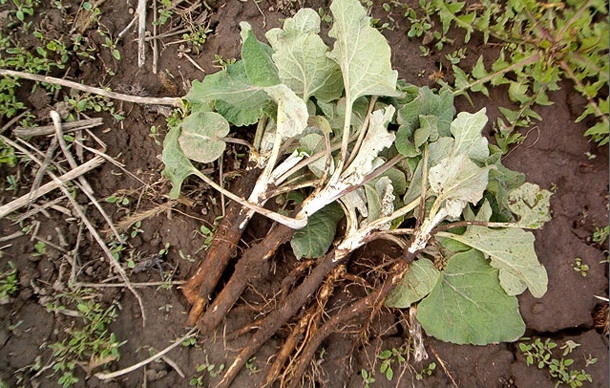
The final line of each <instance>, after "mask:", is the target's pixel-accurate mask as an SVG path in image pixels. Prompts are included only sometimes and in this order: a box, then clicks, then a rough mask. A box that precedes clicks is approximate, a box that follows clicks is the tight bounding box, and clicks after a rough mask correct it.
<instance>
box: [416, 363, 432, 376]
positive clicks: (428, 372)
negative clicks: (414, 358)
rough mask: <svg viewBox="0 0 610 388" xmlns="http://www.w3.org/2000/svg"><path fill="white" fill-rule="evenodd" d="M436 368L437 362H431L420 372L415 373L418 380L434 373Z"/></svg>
mask: <svg viewBox="0 0 610 388" xmlns="http://www.w3.org/2000/svg"><path fill="white" fill-rule="evenodd" d="M435 370H436V363H435V362H431V363H429V364H428V366H426V367H424V368H423V369H422V370H421V371H420V372H416V373H415V378H416V379H417V380H423V379H424V378H425V377H426V376H432V373H434V371H435Z"/></svg>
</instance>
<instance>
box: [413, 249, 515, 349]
mask: <svg viewBox="0 0 610 388" xmlns="http://www.w3.org/2000/svg"><path fill="white" fill-rule="evenodd" d="M417 320H418V321H419V322H420V323H421V325H422V327H423V328H424V330H425V331H426V333H427V334H428V335H432V336H434V337H436V338H438V339H440V340H442V341H448V342H453V343H456V344H460V345H462V344H472V345H487V344H491V343H498V342H512V341H516V340H518V339H519V338H520V337H521V336H522V335H523V333H524V332H525V323H524V322H523V319H522V318H521V315H520V314H519V305H518V301H517V298H516V297H515V296H509V295H507V294H506V293H505V292H504V290H503V289H502V287H501V286H500V283H499V282H498V270H497V269H495V268H492V267H490V266H489V264H488V263H487V262H486V260H485V258H484V257H483V255H482V254H481V253H480V252H477V251H474V250H470V251H467V252H463V253H458V254H456V255H454V256H453V257H452V258H451V259H449V262H448V263H447V267H446V268H445V271H444V272H443V273H442V274H441V276H440V278H439V281H438V283H437V284H436V286H435V287H434V289H433V290H432V292H431V293H430V295H428V296H427V297H426V298H424V300H422V301H421V302H420V303H419V305H418V308H417Z"/></svg>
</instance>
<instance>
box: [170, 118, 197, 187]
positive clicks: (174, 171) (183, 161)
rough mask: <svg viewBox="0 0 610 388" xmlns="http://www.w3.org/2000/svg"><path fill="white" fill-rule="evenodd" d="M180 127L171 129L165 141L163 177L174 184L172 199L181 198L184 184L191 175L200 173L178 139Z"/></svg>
mask: <svg viewBox="0 0 610 388" xmlns="http://www.w3.org/2000/svg"><path fill="white" fill-rule="evenodd" d="M179 136H180V127H178V126H176V127H171V129H170V130H169V132H168V133H167V135H165V139H164V140H163V154H162V159H163V164H164V165H165V168H164V169H163V175H164V176H165V177H167V179H169V180H170V181H171V182H172V185H173V186H172V190H171V191H170V193H169V197H170V199H176V198H178V196H180V189H181V187H182V182H183V181H184V180H185V179H186V178H187V177H188V176H190V175H193V174H198V173H199V171H198V170H197V169H196V168H195V167H194V166H193V165H192V164H191V161H190V160H189V159H188V158H187V157H186V156H185V155H184V152H182V149H181V148H180V145H179V144H178V137H179Z"/></svg>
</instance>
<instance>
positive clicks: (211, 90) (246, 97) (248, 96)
mask: <svg viewBox="0 0 610 388" xmlns="http://www.w3.org/2000/svg"><path fill="white" fill-rule="evenodd" d="M184 98H185V99H186V100H187V101H189V102H190V103H191V104H192V105H193V109H194V110H195V109H202V108H203V109H204V110H206V109H205V108H206V107H208V108H207V110H210V108H209V107H215V108H216V110H217V111H218V113H220V114H221V115H223V116H224V117H225V118H226V119H227V120H228V121H229V122H230V123H232V124H234V125H236V126H244V125H251V124H255V123H256V122H257V121H258V120H259V119H260V118H262V117H263V116H264V115H265V113H266V112H269V111H272V110H273V108H274V104H273V102H272V101H271V99H270V98H269V96H268V95H267V93H265V92H264V91H263V90H261V88H260V87H257V86H254V85H253V84H252V83H251V82H250V81H249V80H248V77H247V76H246V70H245V65H244V62H243V61H239V62H236V63H234V64H231V65H228V66H227V67H226V69H225V70H223V71H220V72H218V73H214V74H210V75H208V76H207V77H205V79H204V80H203V81H202V82H200V81H193V85H192V87H191V90H190V91H189V93H188V94H187V95H186V96H185V97H184Z"/></svg>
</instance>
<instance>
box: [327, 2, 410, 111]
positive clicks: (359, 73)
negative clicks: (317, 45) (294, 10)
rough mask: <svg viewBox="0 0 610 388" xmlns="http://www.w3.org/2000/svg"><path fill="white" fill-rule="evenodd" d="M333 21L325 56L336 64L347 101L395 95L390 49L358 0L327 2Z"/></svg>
mask: <svg viewBox="0 0 610 388" xmlns="http://www.w3.org/2000/svg"><path fill="white" fill-rule="evenodd" d="M330 10H331V12H332V14H333V19H334V24H333V27H332V28H331V29H330V31H329V32H328V36H330V37H331V38H334V39H335V40H336V41H335V44H334V46H333V50H332V51H331V52H330V53H329V57H330V58H331V59H332V60H334V61H335V62H337V63H338V64H339V67H341V71H342V74H343V83H344V85H345V90H346V96H348V103H349V104H353V103H354V101H356V99H357V98H358V97H361V96H370V95H375V96H386V97H392V96H398V95H399V94H398V93H397V92H396V81H397V80H398V72H397V71H396V70H392V64H391V52H390V46H389V45H388V42H387V41H386V39H385V38H384V36H383V35H382V34H381V33H380V32H379V31H378V30H377V29H375V28H373V27H372V26H371V18H370V17H368V16H367V15H366V10H365V9H364V7H363V6H362V4H360V2H359V1H358V0H335V1H333V2H332V4H331V5H330Z"/></svg>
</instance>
